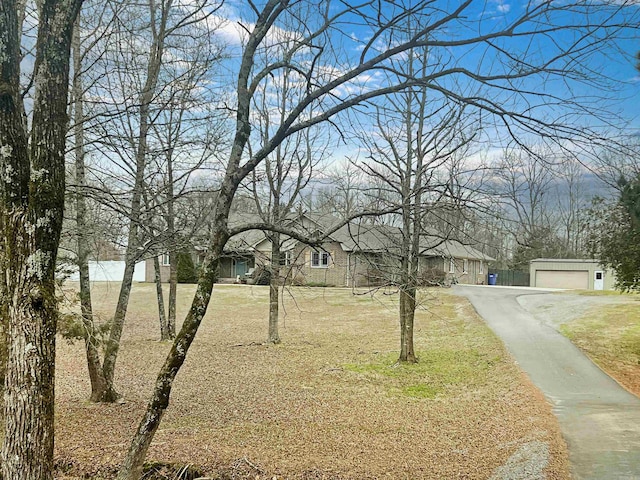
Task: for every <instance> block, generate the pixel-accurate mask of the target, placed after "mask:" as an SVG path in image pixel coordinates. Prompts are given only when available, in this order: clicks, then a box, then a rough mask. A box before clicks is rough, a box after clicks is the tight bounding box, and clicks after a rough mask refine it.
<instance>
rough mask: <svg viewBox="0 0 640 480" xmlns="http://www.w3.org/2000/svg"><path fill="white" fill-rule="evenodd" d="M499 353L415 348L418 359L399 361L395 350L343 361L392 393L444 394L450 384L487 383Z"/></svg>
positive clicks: (352, 369)
mask: <svg viewBox="0 0 640 480" xmlns="http://www.w3.org/2000/svg"><path fill="white" fill-rule="evenodd" d="M500 360H501V356H499V355H498V356H496V355H490V354H485V353H481V352H479V351H478V350H476V349H475V348H469V349H455V350H454V349H432V350H425V351H422V352H418V363H415V364H410V363H398V362H397V353H392V354H386V355H381V356H378V357H377V358H373V359H370V360H369V361H364V362H362V363H350V364H345V365H343V368H344V369H345V370H347V371H350V372H354V373H357V374H359V375H360V377H361V379H362V380H363V381H366V382H369V383H373V384H378V385H382V386H383V387H384V388H386V389H387V391H388V392H389V393H391V394H400V395H403V396H408V397H414V398H434V397H435V396H436V395H438V394H443V395H446V394H447V392H448V391H450V390H451V388H452V387H455V386H459V385H464V386H471V385H480V384H483V383H486V382H487V381H488V377H489V371H490V370H491V368H492V366H493V365H494V364H496V363H497V362H499V361H500Z"/></svg>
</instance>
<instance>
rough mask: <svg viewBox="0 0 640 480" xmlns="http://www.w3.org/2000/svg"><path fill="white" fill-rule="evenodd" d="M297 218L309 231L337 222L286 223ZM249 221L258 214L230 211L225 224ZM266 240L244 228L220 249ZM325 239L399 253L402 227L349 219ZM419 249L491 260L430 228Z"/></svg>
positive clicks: (314, 218)
mask: <svg viewBox="0 0 640 480" xmlns="http://www.w3.org/2000/svg"><path fill="white" fill-rule="evenodd" d="M301 217H305V218H306V219H307V220H309V221H310V222H311V223H312V224H313V225H311V226H309V227H307V228H306V230H311V229H312V228H314V227H315V226H317V229H318V230H328V229H330V228H332V227H333V226H334V225H337V224H339V223H340V221H341V220H340V219H338V218H337V217H334V216H333V215H329V214H316V213H309V212H305V213H302V214H297V215H294V216H293V217H292V218H290V219H288V220H287V222H288V223H294V222H296V221H297V220H299V219H300V218H301ZM252 223H263V220H262V218H261V217H260V216H259V215H257V214H253V213H239V212H234V213H232V214H231V215H230V216H229V227H231V228H234V227H238V226H241V225H247V224H252ZM309 233H312V231H309ZM266 239H267V237H266V235H265V233H264V232H263V231H261V230H247V231H244V232H241V233H239V234H237V235H234V236H233V237H231V238H230V239H229V241H228V242H227V245H226V246H225V249H224V250H225V252H227V253H230V252H233V253H239V254H243V253H253V252H255V250H256V247H257V246H258V245H259V244H260V243H261V242H263V241H265V240H266ZM329 239H330V240H333V241H335V242H338V243H340V245H341V247H342V249H343V250H344V251H346V252H368V253H390V254H392V255H394V254H399V253H400V251H399V249H400V245H401V244H402V230H401V229H400V228H398V227H393V226H389V225H370V224H365V223H356V222H351V223H348V224H346V225H344V226H342V227H341V228H339V229H338V230H336V231H335V232H333V233H332V234H331V235H329ZM295 243H297V242H295V241H293V240H292V241H290V242H288V245H287V246H285V247H284V249H285V250H286V249H290V248H293V245H294V244H295ZM420 248H421V254H422V255H424V256H427V257H445V258H450V257H454V258H467V259H470V260H485V261H492V260H494V258H492V257H490V256H489V255H486V254H484V253H482V252H480V251H479V250H477V249H475V248H473V247H471V246H469V245H465V244H464V243H462V242H459V241H457V240H452V239H448V238H446V237H444V236H443V235H442V234H440V233H439V232H437V231H436V230H433V229H431V230H427V232H426V234H425V235H422V236H421V239H420Z"/></svg>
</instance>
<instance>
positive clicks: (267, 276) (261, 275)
mask: <svg viewBox="0 0 640 480" xmlns="http://www.w3.org/2000/svg"><path fill="white" fill-rule="evenodd" d="M253 279H254V283H255V285H269V284H270V283H271V270H269V269H268V268H267V267H265V266H264V265H257V266H256V267H255V269H254V270H253Z"/></svg>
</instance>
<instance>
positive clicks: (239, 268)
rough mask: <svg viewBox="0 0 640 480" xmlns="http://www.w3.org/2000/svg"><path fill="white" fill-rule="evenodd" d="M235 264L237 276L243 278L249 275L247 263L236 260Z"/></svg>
mask: <svg viewBox="0 0 640 480" xmlns="http://www.w3.org/2000/svg"><path fill="white" fill-rule="evenodd" d="M235 263H236V268H235V274H236V276H240V277H242V276H243V275H244V274H245V273H247V270H248V267H247V261H246V260H241V259H236V262H235Z"/></svg>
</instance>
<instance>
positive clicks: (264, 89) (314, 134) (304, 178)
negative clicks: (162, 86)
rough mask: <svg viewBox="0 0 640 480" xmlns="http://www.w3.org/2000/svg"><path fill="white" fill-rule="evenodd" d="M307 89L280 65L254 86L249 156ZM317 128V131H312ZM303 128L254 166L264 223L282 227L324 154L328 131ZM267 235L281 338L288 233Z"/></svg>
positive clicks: (276, 337) (274, 337) (272, 302)
mask: <svg viewBox="0 0 640 480" xmlns="http://www.w3.org/2000/svg"><path fill="white" fill-rule="evenodd" d="M295 42H296V40H295V39H291V38H290V39H286V38H283V39H280V40H279V42H278V46H277V48H278V49H283V50H284V51H287V50H290V49H291V48H292V47H293V46H294V44H295ZM272 50H273V49H269V50H268V51H265V52H264V53H263V55H265V56H264V57H263V58H261V59H259V60H260V63H261V64H262V65H264V66H265V67H267V66H268V65H269V63H270V61H269V57H268V55H272V54H273V51H272ZM303 88H305V86H304V84H302V83H300V82H299V73H298V72H296V71H295V70H293V69H287V68H284V69H282V72H281V73H280V74H279V75H277V76H276V75H274V76H273V77H272V78H271V79H270V80H269V81H268V82H265V84H264V85H261V87H260V88H259V89H256V93H255V95H254V97H253V103H254V111H255V112H256V117H257V121H256V126H255V131H256V138H255V140H254V141H253V143H255V146H254V145H252V144H249V145H248V153H249V156H251V155H252V152H253V151H254V150H255V149H260V148H262V147H263V146H264V144H265V142H268V141H269V140H270V135H271V131H272V130H273V128H278V127H279V126H280V125H281V124H282V123H283V122H284V121H285V120H286V117H287V115H288V113H289V111H290V108H291V105H290V102H291V101H292V100H294V101H295V99H296V98H298V97H299V96H300V89H303ZM314 130H315V131H314ZM314 130H311V129H305V130H301V131H299V132H297V133H295V134H294V135H292V136H290V137H288V138H286V139H284V140H283V141H282V142H281V143H280V144H279V145H277V146H276V147H275V149H274V151H273V152H272V154H271V155H269V156H267V157H266V158H265V159H264V161H263V163H262V165H261V166H260V167H258V168H256V169H254V170H253V172H252V175H251V184H250V188H251V190H252V192H253V198H254V201H255V204H256V211H257V213H258V215H259V216H260V218H261V219H262V221H263V222H264V223H266V224H271V225H279V226H285V225H287V223H290V222H291V219H292V215H291V214H292V213H293V210H294V207H295V205H296V204H297V203H298V202H299V200H300V196H301V194H302V192H303V191H304V190H305V189H306V188H307V186H308V184H309V181H310V180H311V178H312V174H313V170H314V168H315V167H316V165H317V164H318V162H319V161H320V160H321V159H322V158H323V157H324V156H325V154H324V152H325V151H326V143H327V140H326V139H323V138H322V137H321V135H322V134H324V135H326V134H327V132H326V131H325V132H322V131H321V130H320V129H318V128H316V129H314ZM266 238H267V240H268V241H269V242H270V243H271V252H270V258H269V266H268V268H269V273H270V280H269V329H268V337H267V341H268V342H269V343H274V344H277V343H280V341H281V340H280V333H279V329H278V320H279V302H280V300H279V294H280V284H281V283H283V281H284V280H285V279H283V278H281V264H282V265H285V266H286V265H288V263H287V260H288V259H289V260H291V259H290V257H287V254H291V253H292V252H283V251H282V246H283V243H284V242H286V241H287V240H288V237H286V236H282V235H280V233H279V232H275V231H268V232H266Z"/></svg>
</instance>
